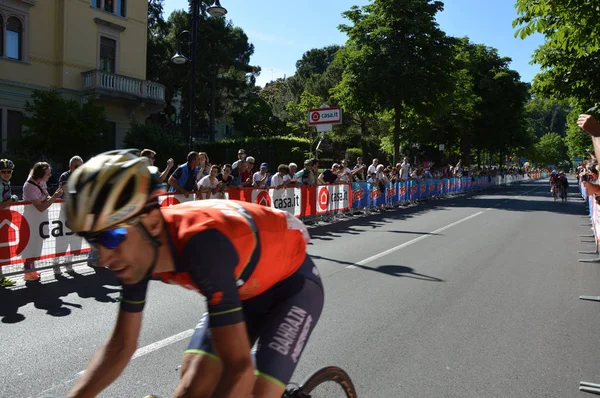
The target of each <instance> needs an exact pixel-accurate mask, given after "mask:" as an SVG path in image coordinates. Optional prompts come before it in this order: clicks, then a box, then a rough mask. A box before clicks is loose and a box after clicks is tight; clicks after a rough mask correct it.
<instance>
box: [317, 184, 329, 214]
mask: <svg viewBox="0 0 600 398" xmlns="http://www.w3.org/2000/svg"><path fill="white" fill-rule="evenodd" d="M317 205H318V206H319V210H321V211H326V210H327V208H328V207H329V189H328V188H327V187H321V189H319V194H318V195H317Z"/></svg>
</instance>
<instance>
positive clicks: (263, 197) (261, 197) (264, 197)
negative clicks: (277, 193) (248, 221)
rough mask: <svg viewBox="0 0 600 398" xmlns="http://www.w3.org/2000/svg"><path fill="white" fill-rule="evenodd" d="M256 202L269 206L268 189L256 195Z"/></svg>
mask: <svg viewBox="0 0 600 398" xmlns="http://www.w3.org/2000/svg"><path fill="white" fill-rule="evenodd" d="M256 203H258V204H259V205H263V206H266V207H271V196H269V191H260V192H259V193H258V195H256Z"/></svg>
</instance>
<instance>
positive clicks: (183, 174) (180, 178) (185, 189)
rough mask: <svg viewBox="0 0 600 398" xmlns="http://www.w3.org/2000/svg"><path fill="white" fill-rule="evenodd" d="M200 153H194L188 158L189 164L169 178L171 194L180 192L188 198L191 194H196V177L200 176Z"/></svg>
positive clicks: (182, 166)
mask: <svg viewBox="0 0 600 398" xmlns="http://www.w3.org/2000/svg"><path fill="white" fill-rule="evenodd" d="M198 158H199V156H198V152H196V151H192V152H190V153H189V154H188V156H187V162H185V163H184V164H182V165H181V166H179V167H178V168H177V170H175V172H174V173H173V174H172V175H171V177H169V185H170V187H169V192H179V193H181V194H183V195H184V196H185V197H186V198H187V197H188V196H189V195H190V192H196V191H197V189H198V187H197V186H196V176H197V175H198V167H197V166H198V160H199V159H198Z"/></svg>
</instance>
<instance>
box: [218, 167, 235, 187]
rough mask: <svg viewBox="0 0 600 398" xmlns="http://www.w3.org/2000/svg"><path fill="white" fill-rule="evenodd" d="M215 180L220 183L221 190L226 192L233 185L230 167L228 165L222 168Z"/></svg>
mask: <svg viewBox="0 0 600 398" xmlns="http://www.w3.org/2000/svg"><path fill="white" fill-rule="evenodd" d="M217 180H219V182H220V183H221V190H223V191H224V190H226V189H227V188H229V187H230V186H231V184H232V183H233V177H232V176H231V165H230V164H229V163H227V164H225V165H224V166H223V169H222V170H221V173H220V174H219V175H218V176H217Z"/></svg>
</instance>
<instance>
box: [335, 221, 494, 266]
mask: <svg viewBox="0 0 600 398" xmlns="http://www.w3.org/2000/svg"><path fill="white" fill-rule="evenodd" d="M485 211H487V210H483V211H480V212H478V213H475V214H471V215H470V216H468V217H465V218H463V219H460V220H458V221H455V222H453V223H452V224H448V225H446V226H445V227H442V228H439V229H436V230H435V231H432V232H430V233H429V234H427V235H422V236H419V237H418V238H415V239H413V240H409V241H408V242H405V243H402V244H401V245H398V246H396V247H392V248H391V249H388V250H386V251H383V252H381V253H378V254H375V255H374V256H371V257H367V258H365V259H364V260H362V261H359V262H357V263H356V265H365V264H368V263H370V262H371V261H375V260H377V259H378V258H381V257H384V256H387V255H388V254H391V253H394V252H396V251H398V250H400V249H404V248H405V247H407V246H410V245H412V244H414V243H417V242H420V241H422V240H423V239H427V238H429V237H430V236H432V235H433V234H437V233H440V232H443V231H445V230H447V229H449V228H452V227H454V226H456V225H458V224H461V223H463V222H465V221H468V220H470V219H472V218H475V217H477V216H479V215H481V214H483V213H484V212H485ZM356 265H349V266H347V267H346V268H356Z"/></svg>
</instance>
